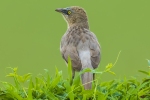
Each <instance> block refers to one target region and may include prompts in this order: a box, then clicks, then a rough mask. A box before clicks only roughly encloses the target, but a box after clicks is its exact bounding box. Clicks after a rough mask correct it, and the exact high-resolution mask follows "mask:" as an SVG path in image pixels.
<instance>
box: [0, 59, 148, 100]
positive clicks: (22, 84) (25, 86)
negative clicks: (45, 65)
mask: <svg viewBox="0 0 150 100" xmlns="http://www.w3.org/2000/svg"><path fill="white" fill-rule="evenodd" d="M148 63H149V65H150V61H149V60H148ZM114 65H115V63H114V64H111V63H110V64H108V65H107V66H106V67H105V70H104V71H98V70H90V69H85V70H83V71H81V72H80V73H79V74H78V75H76V76H75V78H74V80H72V73H71V72H72V71H71V70H72V69H71V62H70V60H69V63H68V78H67V79H64V78H63V75H62V74H63V72H62V71H59V70H58V69H57V68H56V70H55V76H54V77H51V76H50V73H49V71H48V70H47V69H44V70H45V74H44V75H39V76H37V77H32V74H30V73H28V74H25V75H22V76H21V75H18V73H17V71H18V69H17V68H11V70H12V73H9V74H8V75H7V76H8V77H12V78H13V79H14V83H15V85H12V84H10V83H8V82H1V84H3V87H1V88H0V100H150V71H142V70H139V72H141V73H143V74H145V75H146V77H145V78H143V80H142V81H138V80H137V79H136V78H135V77H132V79H126V78H124V79H115V80H111V81H108V82H99V80H100V79H99V77H97V78H96V80H94V81H93V84H92V85H93V86H92V89H91V90H84V88H83V85H82V84H81V81H80V75H81V74H82V73H85V72H92V73H96V74H99V75H98V76H100V75H101V74H105V73H107V72H109V73H111V74H115V73H114V72H112V71H111V68H112V67H113V66H114Z"/></svg>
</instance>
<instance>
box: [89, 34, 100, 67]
mask: <svg viewBox="0 0 150 100" xmlns="http://www.w3.org/2000/svg"><path fill="white" fill-rule="evenodd" d="M88 33H89V35H90V37H89V38H90V39H89V48H90V53H91V63H92V66H93V68H97V67H98V65H99V63H100V56H101V47H100V45H99V43H98V40H97V38H96V36H95V34H94V33H92V32H90V31H88Z"/></svg>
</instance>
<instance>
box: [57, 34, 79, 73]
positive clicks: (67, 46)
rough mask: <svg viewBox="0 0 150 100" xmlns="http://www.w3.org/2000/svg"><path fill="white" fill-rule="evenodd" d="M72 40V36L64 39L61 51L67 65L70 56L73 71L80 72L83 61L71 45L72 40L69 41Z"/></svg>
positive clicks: (65, 36)
mask: <svg viewBox="0 0 150 100" xmlns="http://www.w3.org/2000/svg"><path fill="white" fill-rule="evenodd" d="M71 38H73V37H71V35H70V37H68V36H67V35H66V34H65V35H64V36H63V37H62V40H61V46H60V51H61V54H62V57H63V59H64V60H65V61H66V63H68V56H70V58H71V62H72V67H73V69H74V70H77V71H80V70H81V67H82V65H81V61H80V58H79V55H78V52H77V49H76V47H75V45H73V44H72V43H70V42H69V41H70V40H68V39H71Z"/></svg>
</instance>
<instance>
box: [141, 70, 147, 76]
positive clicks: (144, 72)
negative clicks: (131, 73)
mask: <svg viewBox="0 0 150 100" xmlns="http://www.w3.org/2000/svg"><path fill="white" fill-rule="evenodd" d="M139 72H141V73H143V74H146V75H149V72H146V71H143V70H139Z"/></svg>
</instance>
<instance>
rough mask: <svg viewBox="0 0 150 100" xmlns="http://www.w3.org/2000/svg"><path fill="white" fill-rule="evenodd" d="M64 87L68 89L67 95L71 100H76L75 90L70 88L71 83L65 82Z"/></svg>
mask: <svg viewBox="0 0 150 100" xmlns="http://www.w3.org/2000/svg"><path fill="white" fill-rule="evenodd" d="M64 85H65V87H66V90H67V93H68V94H67V95H68V96H69V100H74V95H73V90H72V88H71V86H70V83H69V82H68V81H65V82H64Z"/></svg>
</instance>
